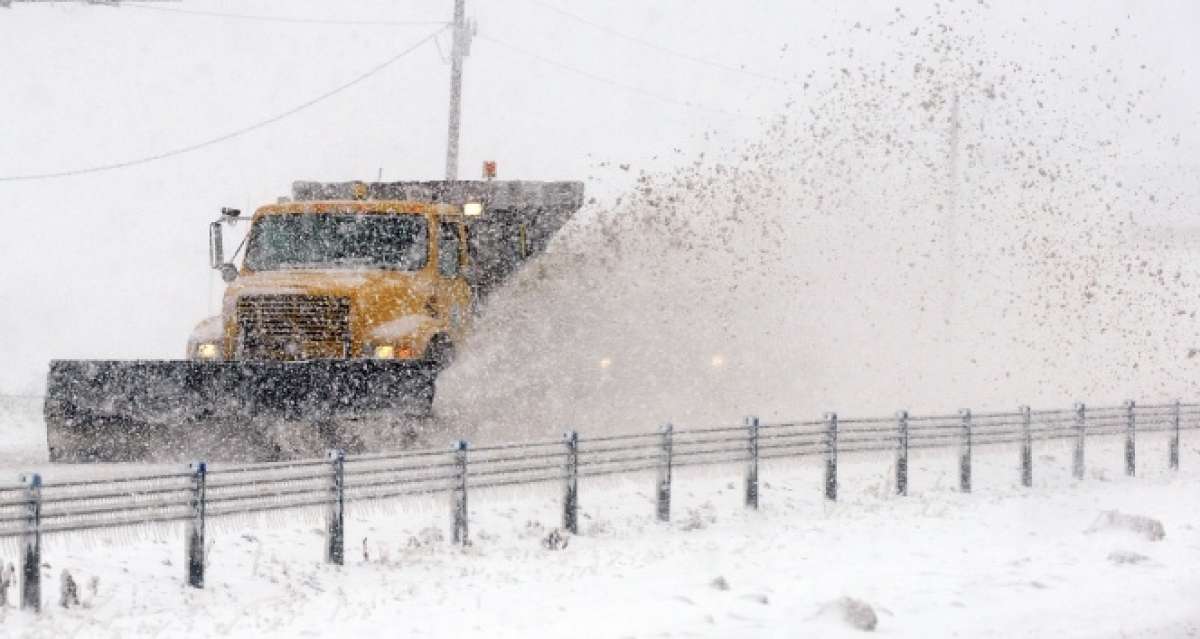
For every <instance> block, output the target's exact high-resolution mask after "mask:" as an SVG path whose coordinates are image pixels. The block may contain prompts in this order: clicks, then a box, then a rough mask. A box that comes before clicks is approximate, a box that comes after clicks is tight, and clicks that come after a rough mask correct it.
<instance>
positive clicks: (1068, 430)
mask: <svg viewBox="0 0 1200 639" xmlns="http://www.w3.org/2000/svg"><path fill="white" fill-rule="evenodd" d="M1197 428H1200V404H1184V403H1181V402H1174V403H1171V404H1162V405H1149V406H1137V405H1136V404H1134V403H1133V402H1126V403H1125V404H1123V405H1121V406H1113V407H1101V408H1092V409H1086V408H1085V407H1084V405H1083V404H1076V405H1075V407H1074V408H1072V409H1068V410H1038V411H1034V410H1030V409H1029V408H1028V407H1022V408H1021V409H1020V410H1018V411H1017V412H1014V413H972V412H971V411H969V410H963V411H960V412H959V414H957V415H929V416H921V415H909V414H908V413H907V412H904V411H901V412H899V413H897V414H896V415H895V416H894V417H886V418H853V419H839V417H838V415H837V414H836V413H829V414H826V415H825V416H824V418H823V419H821V420H815V421H799V422H786V423H759V421H758V419H757V418H753V417H750V418H747V419H746V422H745V424H743V425H741V426H735V427H717V428H700V429H688V430H675V429H674V428H673V427H672V426H671V425H669V424H668V425H666V426H664V427H663V428H662V429H660V430H659V431H658V432H655V433H635V434H629V435H606V436H599V437H584V436H581V435H579V434H578V433H575V432H568V433H567V434H566V436H565V437H564V439H563V440H561V441H539V442H528V443H511V444H499V445H492V446H481V447H478V448H470V447H469V445H468V444H467V442H465V441H458V442H456V443H455V444H454V446H453V447H452V448H451V449H449V450H445V449H426V450H406V451H397V452H387V453H374V454H364V455H346V454H344V452H343V451H340V450H335V451H330V453H329V456H328V457H327V458H326V459H303V460H296V461H288V462H271V463H256V464H244V465H230V466H223V465H214V466H211V467H210V466H209V465H208V464H207V463H205V462H202V461H201V462H195V463H193V464H191V465H190V466H189V467H188V468H187V470H186V472H185V471H180V472H156V473H146V474H139V475H130V476H123V477H110V478H97V479H88V480H73V481H62V482H49V483H46V482H43V481H42V478H41V477H40V476H39V475H38V474H36V473H27V474H24V475H22V476H21V477H20V481H19V482H18V483H17V484H8V485H3V484H0V539H8V538H19V539H20V548H21V564H22V570H21V571H20V572H21V574H22V575H23V579H22V588H21V605H22V607H23V608H30V609H38V608H39V607H40V601H41V594H40V577H39V574H40V570H39V569H38V566H39V565H40V563H41V557H40V554H41V551H40V549H41V537H42V535H48V534H58V533H67V532H73V531H83V530H100V529H106V528H120V527H128V526H141V525H147V524H154V523H184V524H185V528H186V544H187V549H188V562H187V565H188V569H187V570H188V572H187V579H188V583H189V584H190V585H192V586H194V587H203V584H204V572H205V564H206V562H205V557H204V552H205V544H204V537H205V528H206V522H207V521H208V520H209V519H211V518H219V517H228V516H232V515H241V514H251V513H264V512H271V511H286V510H294V509H301V508H312V507H321V508H324V509H325V510H326V522H327V526H326V528H327V535H326V544H325V556H326V560H327V561H329V562H331V563H334V564H342V563H343V558H344V537H345V534H344V514H345V509H346V507H347V504H354V503H361V502H368V501H373V500H387V499H396V498H400V497H408V496H416V495H428V494H434V493H443V494H446V493H448V494H450V495H451V496H452V504H453V506H452V540H453V541H454V543H458V544H468V543H469V535H468V521H469V518H468V510H467V505H466V504H467V493H468V491H473V490H478V489H485V488H496V487H502V486H518V485H529V484H537V483H546V482H563V486H564V488H563V514H562V520H563V528H564V529H566V530H567V531H569V532H571V533H577V532H578V513H577V510H578V482H579V480H580V479H581V478H592V477H601V476H608V475H617V474H628V473H634V472H644V471H657V479H656V486H655V495H656V497H655V513H656V517H657V518H658V519H659V520H662V521H669V520H670V516H671V515H670V511H671V480H672V471H673V469H675V468H679V467H689V466H704V465H713V464H731V463H744V464H746V470H745V503H746V506H747V507H749V508H757V507H758V502H759V491H758V466H759V462H760V461H762V460H770V459H785V458H801V457H806V456H814V457H815V456H822V457H823V458H824V466H825V482H824V495H825V498H826V499H828V500H836V499H837V493H838V474H837V463H838V456H839V455H843V454H848V453H860V452H870V451H876V452H880V451H893V452H894V454H895V472H896V477H895V489H896V492H897V494H900V495H905V494H907V492H908V457H909V452H910V451H912V450H920V449H934V448H953V447H957V448H958V451H959V488H960V490H962V491H965V492H969V491H970V490H971V488H972V477H971V461H972V451H973V450H974V449H975V448H978V447H984V446H996V445H1002V444H1018V445H1019V446H1018V448H1019V455H1020V480H1021V483H1022V484H1023V485H1024V486H1031V485H1032V481H1033V454H1032V450H1033V442H1035V441H1047V440H1072V441H1073V442H1074V454H1073V458H1072V472H1073V475H1074V477H1076V478H1077V479H1082V478H1083V475H1084V465H1085V450H1086V441H1087V439H1088V438H1089V437H1097V436H1112V435H1124V436H1125V450H1124V453H1125V455H1124V462H1125V471H1126V473H1127V474H1129V475H1134V474H1135V472H1136V467H1137V465H1136V462H1137V458H1136V450H1137V448H1136V441H1137V440H1136V436H1137V433H1139V432H1142V433H1145V432H1165V433H1168V434H1169V448H1168V460H1167V463H1168V466H1169V467H1170V468H1172V469H1178V467H1179V438H1180V433H1181V431H1183V430H1194V429H1197Z"/></svg>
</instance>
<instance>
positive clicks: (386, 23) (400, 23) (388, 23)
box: [119, 2, 449, 27]
mask: <svg viewBox="0 0 1200 639" xmlns="http://www.w3.org/2000/svg"><path fill="white" fill-rule="evenodd" d="M119 6H122V7H133V8H136V9H147V10H150V11H163V12H166V13H177V14H182V15H191V16H201V17H205V18H224V19H227V20H249V21H254V22H283V23H289V24H330V25H342V26H383V27H413V26H431V25H443V24H449V23H448V22H446V21H445V20H343V19H330V18H297V17H289V16H267V15H250V14H244V13H221V12H218V11H199V10H196V9H179V8H175V7H163V6H158V5H148V4H136V3H132V2H126V3H122V4H121V5H119Z"/></svg>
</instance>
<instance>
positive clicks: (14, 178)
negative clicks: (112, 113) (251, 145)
mask: <svg viewBox="0 0 1200 639" xmlns="http://www.w3.org/2000/svg"><path fill="white" fill-rule="evenodd" d="M445 30H446V27H442V28H441V29H438V30H436V31H434V32H433V33H431V34H429V35H427V36H425V37H424V38H421V39H420V40H419V41H417V42H416V44H413V45H412V46H410V47H408V48H406V49H404V50H403V51H401V52H399V53H397V54H396V55H394V56H392V57H390V58H388V59H387V60H384V61H383V62H380V63H379V64H377V65H375V66H374V67H372V68H370V69H368V70H367V71H366V72H364V73H361V74H359V75H358V76H357V77H355V78H353V79H352V80H350V81H349V82H345V83H343V84H341V85H339V86H337V87H335V88H333V89H330V90H329V91H326V92H325V93H322V94H321V95H318V96H317V97H315V98H312V99H310V100H308V101H306V102H303V103H301V104H299V105H297V106H294V107H292V108H290V109H288V110H286V111H283V112H282V113H278V114H276V115H273V116H271V117H269V118H267V119H265V120H260V121H258V122H255V123H254V124H250V125H248V126H244V127H242V128H240V129H237V130H236V131H231V132H229V133H226V134H224V135H220V136H217V137H215V138H211V139H208V140H204V141H203V142H197V143H195V144H190V145H188V146H185V147H180V148H178V149H171V150H169V151H163V152H162V153H155V154H154V155H147V156H145V157H140V158H135V159H132V160H124V161H121V162H113V163H111V164H101V165H97V166H91V167H87V168H82V169H72V170H69V171H52V172H47V173H27V174H25V175H3V176H0V182H18V181H25V180H45V179H51V178H63V177H71V176H75V175H83V174H85V173H98V172H100V171H111V170H113V169H124V168H128V167H131V166H137V165H139V164H147V163H149V162H155V161H158V160H163V159H166V158H170V157H174V156H176V155H183V154H184V153H191V152H192V151H198V150H200V149H203V148H205V147H208V146H212V145H214V144H220V143H221V142H225V141H227V140H232V139H233V138H236V137H239V136H242V135H245V134H247V133H250V132H251V131H254V130H256V129H260V128H262V127H265V126H269V125H271V124H274V123H276V122H279V121H280V120H283V119H284V118H288V117H290V116H293V115H295V114H297V113H299V112H301V111H303V110H305V109H307V108H309V107H311V106H313V105H315V104H317V103H319V102H323V101H325V100H327V99H329V98H331V97H333V96H335V95H337V94H339V93H341V92H342V91H345V90H346V89H349V88H351V87H353V86H354V85H356V84H359V83H361V82H362V81H364V80H366V79H367V78H370V77H371V76H373V75H375V74H377V73H379V72H380V71H383V70H384V69H386V68H387V67H389V66H391V65H392V64H394V63H395V62H397V61H398V60H400V58H403V57H404V56H406V55H408V54H410V53H412V52H413V51H416V50H417V49H419V48H420V47H421V46H422V45H424V44H425V43H427V42H429V41H430V40H433V39H434V38H435V37H437V35H438V34H439V33H441V32H442V31H445Z"/></svg>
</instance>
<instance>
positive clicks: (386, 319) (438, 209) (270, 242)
mask: <svg viewBox="0 0 1200 639" xmlns="http://www.w3.org/2000/svg"><path fill="white" fill-rule="evenodd" d="M582 193H583V190H582V185H581V184H579V183H572V182H499V181H496V182H391V183H362V182H346V183H317V182H296V183H295V184H294V185H293V193H292V195H293V197H292V198H291V199H290V201H285V202H281V203H278V204H272V205H266V206H263V207H260V208H259V209H258V210H257V211H255V213H254V215H253V216H252V218H251V228H250V231H249V234H248V237H247V242H246V255H245V258H244V259H243V261H242V264H241V267H240V268H239V269H237V271H236V274H237V276H236V279H234V280H233V281H232V282H230V284H229V286H228V287H227V288H226V290H225V293H224V295H223V301H222V306H221V314H220V315H219V316H216V317H212V318H208V319H206V320H204V321H202V322H201V323H200V324H199V325H198V326H197V327H196V330H195V331H194V332H193V334H192V336H191V338H190V339H189V340H188V344H187V351H186V354H187V359H186V360H162V361H147V360H56V361H53V362H51V365H50V371H49V376H48V379H47V393H46V404H45V418H46V426H47V440H48V446H49V451H50V458H51V460H52V461H127V460H137V459H189V458H193V457H207V458H209V459H234V458H237V459H245V458H254V459H274V458H279V457H286V456H289V454H290V452H292V451H296V452H298V453H300V454H312V453H314V452H317V451H314V450H303V449H301V450H298V451H297V450H296V449H297V446H296V445H295V444H297V442H296V441H291V440H294V439H305V440H308V439H314V440H315V442H316V445H317V446H318V447H323V446H330V445H341V446H345V445H355V444H356V443H361V442H360V441H359V440H360V439H361V438H357V437H355V434H354V433H353V432H352V430H353V429H348V428H347V424H353V423H360V422H361V421H363V420H365V419H376V420H379V419H380V418H381V417H382V418H383V420H384V421H388V420H391V419H393V418H395V417H397V416H412V417H417V418H420V417H424V416H428V415H429V414H430V412H431V410H432V402H433V396H434V388H435V382H436V379H437V375H438V373H439V372H440V371H441V370H442V368H443V367H444V366H445V365H446V364H447V363H448V362H449V361H450V360H451V358H452V357H453V354H454V352H455V349H457V348H459V347H460V345H461V344H462V342H463V339H464V337H465V335H466V333H467V331H468V330H469V327H470V324H471V318H472V316H473V314H474V313H475V312H476V309H478V305H479V301H480V299H481V298H482V297H483V296H485V295H487V294H488V293H489V292H491V291H492V290H494V289H495V288H496V287H497V286H498V285H499V284H501V283H502V282H503V281H505V280H506V279H507V278H508V277H509V276H510V275H512V273H514V272H515V271H516V270H517V269H518V268H519V267H520V265H521V263H522V262H523V261H524V260H525V259H527V258H528V257H529V256H531V255H534V254H536V253H538V252H541V251H542V250H544V249H545V247H546V245H547V243H548V242H549V240H550V238H551V236H553V234H554V233H556V232H557V231H558V230H559V229H560V228H561V227H562V225H563V224H564V223H565V222H566V221H567V220H568V219H569V218H570V216H571V215H572V214H573V213H574V212H575V211H576V210H578V208H579V207H580V206H581V205H582ZM227 221H228V218H227ZM217 236H218V240H217V241H218V242H219V241H220V240H219V234H217ZM215 254H217V255H221V254H222V252H221V250H220V246H219V245H218V246H217V247H216V250H215ZM222 266H223V267H227V268H228V269H230V270H231V271H232V270H233V268H234V267H232V266H229V265H222ZM230 276H231V277H232V274H230ZM278 423H286V424H289V427H288V428H285V429H283V431H282V432H283V433H284V434H282V435H280V434H279V433H278V432H275V431H276V430H277V429H274V428H273V426H272V425H273V424H278ZM401 423H402V424H409V425H411V423H412V422H411V421H408V422H403V421H402V422H401ZM404 428H409V426H404ZM409 436H410V433H408V432H396V433H394V437H393V436H392V435H389V434H388V433H386V432H385V433H384V435H383V436H382V437H381V438H376V440H375V441H374V442H373V445H372V447H383V448H387V447H395V446H399V445H401V444H402V443H403V441H404V440H405V439H407V438H408V437H409ZM281 438H282V439H281Z"/></svg>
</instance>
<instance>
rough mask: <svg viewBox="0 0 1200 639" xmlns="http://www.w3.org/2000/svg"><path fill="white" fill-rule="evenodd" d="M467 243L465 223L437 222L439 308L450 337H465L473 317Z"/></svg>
mask: <svg viewBox="0 0 1200 639" xmlns="http://www.w3.org/2000/svg"><path fill="white" fill-rule="evenodd" d="M466 249H467V245H466V238H465V237H464V236H463V225H462V223H460V222H458V221H452V220H442V221H441V222H440V223H439V224H438V258H437V260H438V303H439V305H440V306H441V308H440V309H438V310H439V311H440V312H441V314H442V316H443V317H445V318H446V319H447V322H448V323H449V328H450V335H451V338H453V340H454V341H455V342H458V340H459V339H460V338H461V337H462V336H463V332H464V331H465V329H466V323H467V321H468V320H469V319H470V314H471V313H470V311H471V287H470V286H469V285H468V284H467V279H466V276H465V275H466V265H467V250H466Z"/></svg>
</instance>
